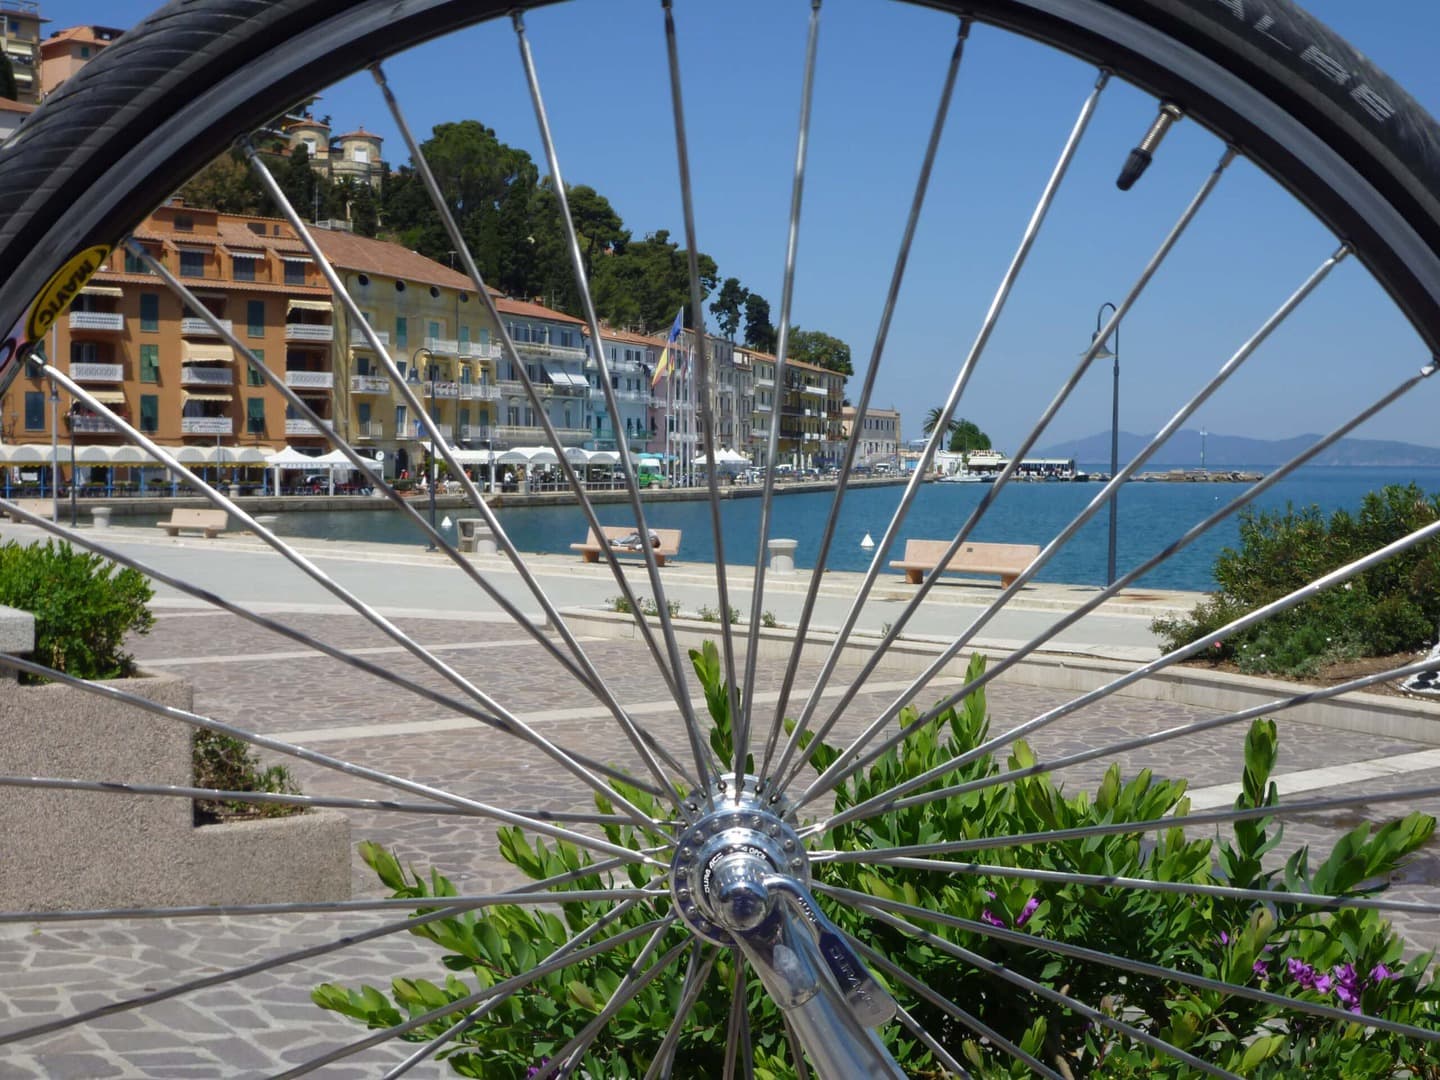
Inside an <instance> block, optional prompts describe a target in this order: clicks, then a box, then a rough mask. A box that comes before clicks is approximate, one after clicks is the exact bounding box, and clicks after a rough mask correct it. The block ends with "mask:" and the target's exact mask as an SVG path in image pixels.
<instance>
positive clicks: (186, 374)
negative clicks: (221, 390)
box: [180, 367, 235, 386]
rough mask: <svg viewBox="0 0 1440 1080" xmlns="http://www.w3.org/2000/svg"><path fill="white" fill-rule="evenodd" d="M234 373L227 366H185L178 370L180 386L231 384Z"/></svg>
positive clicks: (233, 380)
mask: <svg viewBox="0 0 1440 1080" xmlns="http://www.w3.org/2000/svg"><path fill="white" fill-rule="evenodd" d="M234 384H235V373H234V372H233V371H231V370H230V369H229V368H220V367H185V368H182V369H181V370H180V385H181V386H233V385H234Z"/></svg>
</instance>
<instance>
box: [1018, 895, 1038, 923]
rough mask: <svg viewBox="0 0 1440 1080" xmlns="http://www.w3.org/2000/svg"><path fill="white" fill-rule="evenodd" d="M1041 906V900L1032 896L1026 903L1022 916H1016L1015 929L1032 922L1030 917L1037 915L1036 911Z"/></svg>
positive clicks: (1022, 909) (1021, 910)
mask: <svg viewBox="0 0 1440 1080" xmlns="http://www.w3.org/2000/svg"><path fill="white" fill-rule="evenodd" d="M1039 906H1040V898H1039V897H1038V896H1032V897H1030V899H1029V900H1026V901H1025V906H1024V907H1023V908H1021V909H1020V914H1019V915H1017V916H1015V929H1017V930H1018V929H1020V927H1022V926H1024V925H1025V924H1026V923H1027V922H1029V921H1030V916H1031V915H1034V914H1035V909H1036V908H1038V907H1039Z"/></svg>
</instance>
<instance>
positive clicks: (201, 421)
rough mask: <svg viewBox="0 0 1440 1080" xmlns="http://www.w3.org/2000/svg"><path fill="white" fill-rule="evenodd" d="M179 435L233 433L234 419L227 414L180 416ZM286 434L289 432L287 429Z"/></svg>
mask: <svg viewBox="0 0 1440 1080" xmlns="http://www.w3.org/2000/svg"><path fill="white" fill-rule="evenodd" d="M180 434H181V435H233V434H235V420H234V418H233V417H229V416H182V417H181V418H180ZM286 434H287V435H288V434H289V432H288V431H287V432H286Z"/></svg>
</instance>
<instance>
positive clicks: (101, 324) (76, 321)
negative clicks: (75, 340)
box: [70, 311, 125, 330]
mask: <svg viewBox="0 0 1440 1080" xmlns="http://www.w3.org/2000/svg"><path fill="white" fill-rule="evenodd" d="M70 329H71V330H124V329H125V316H124V315H121V314H120V313H119V312H112V311H72V312H70Z"/></svg>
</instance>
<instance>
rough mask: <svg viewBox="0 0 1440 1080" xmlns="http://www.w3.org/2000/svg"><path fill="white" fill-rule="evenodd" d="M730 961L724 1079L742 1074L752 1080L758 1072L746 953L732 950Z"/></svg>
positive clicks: (733, 1078)
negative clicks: (751, 1034)
mask: <svg viewBox="0 0 1440 1080" xmlns="http://www.w3.org/2000/svg"><path fill="white" fill-rule="evenodd" d="M730 963H731V965H732V966H733V967H734V969H735V973H734V975H733V976H732V977H731V980H730V1020H729V1022H728V1023H727V1024H726V1026H725V1032H726V1037H725V1080H735V1078H736V1076H737V1075H738V1076H742V1077H744V1078H745V1080H752V1078H753V1077H754V1075H755V1070H754V1064H753V1063H754V1056H755V1055H754V1051H753V1050H752V1049H751V1047H750V1009H749V1003H748V1001H747V1000H746V995H745V954H744V953H742V952H741V951H740V950H739V949H732V950H730Z"/></svg>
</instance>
